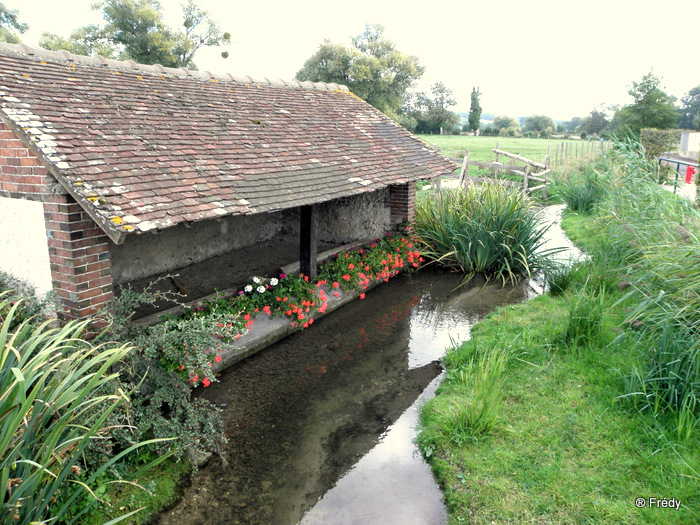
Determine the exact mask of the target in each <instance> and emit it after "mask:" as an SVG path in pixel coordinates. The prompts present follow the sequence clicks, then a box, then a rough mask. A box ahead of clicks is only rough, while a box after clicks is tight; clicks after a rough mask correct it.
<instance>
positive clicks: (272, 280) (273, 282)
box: [270, 277, 279, 286]
mask: <svg viewBox="0 0 700 525" xmlns="http://www.w3.org/2000/svg"><path fill="white" fill-rule="evenodd" d="M277 283H279V281H278V280H277V278H276V277H273V278H272V279H270V284H271V285H272V286H277Z"/></svg>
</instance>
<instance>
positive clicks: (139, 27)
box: [39, 0, 231, 69]
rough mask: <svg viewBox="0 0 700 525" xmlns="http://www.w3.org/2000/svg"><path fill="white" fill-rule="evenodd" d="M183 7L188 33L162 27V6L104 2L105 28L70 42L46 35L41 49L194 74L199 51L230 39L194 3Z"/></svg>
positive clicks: (84, 30) (130, 0)
mask: <svg viewBox="0 0 700 525" xmlns="http://www.w3.org/2000/svg"><path fill="white" fill-rule="evenodd" d="M182 7H183V28H184V31H176V30H172V29H170V28H168V27H166V26H165V24H164V23H163V14H162V12H161V6H160V2H159V1H158V0H105V1H103V2H101V3H99V4H96V5H95V6H94V8H96V9H102V12H103V16H104V19H105V22H106V24H105V26H104V27H99V26H95V25H90V26H84V27H81V28H78V29H76V30H75V31H73V33H72V34H71V36H70V38H68V39H66V38H63V37H60V36H58V35H54V34H51V33H44V34H43V35H42V38H41V40H40V42H39V45H40V46H41V47H44V48H46V49H54V50H56V49H67V50H68V51H71V52H75V53H80V54H93V53H99V54H101V55H103V56H108V57H116V58H119V59H121V60H126V59H131V60H134V61H135V62H139V63H141V64H161V65H163V66H166V67H188V68H191V69H196V66H195V64H194V62H193V57H194V54H195V53H196V52H197V50H199V49H200V48H201V47H203V46H221V45H225V44H227V43H228V42H230V39H231V35H229V34H228V33H223V32H222V31H221V30H220V28H219V26H218V25H217V24H216V22H214V20H213V19H212V18H211V17H210V16H209V14H208V13H207V12H206V11H204V10H202V9H201V8H199V7H198V6H197V5H196V4H195V3H194V2H193V0H188V3H187V4H185V5H183V6H182ZM222 56H224V58H226V57H227V56H228V53H226V52H223V53H222Z"/></svg>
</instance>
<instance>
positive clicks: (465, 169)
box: [459, 148, 469, 187]
mask: <svg viewBox="0 0 700 525" xmlns="http://www.w3.org/2000/svg"><path fill="white" fill-rule="evenodd" d="M467 178H469V149H468V148H467V149H465V150H464V160H463V161H462V169H461V170H460V172H459V186H460V187H463V186H464V185H465V182H466V180H467Z"/></svg>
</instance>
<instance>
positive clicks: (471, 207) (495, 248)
mask: <svg viewBox="0 0 700 525" xmlns="http://www.w3.org/2000/svg"><path fill="white" fill-rule="evenodd" d="M546 230H547V226H545V225H543V224H542V223H541V222H540V221H539V219H538V213H537V209H536V208H535V206H534V204H533V203H532V202H531V200H530V199H529V198H528V197H527V196H525V195H524V194H523V193H522V192H520V191H518V190H514V189H512V188H509V187H507V186H505V185H504V184H500V183H495V182H490V183H487V184H483V185H481V186H476V185H470V186H468V187H467V188H463V189H456V190H446V191H443V192H441V193H440V194H438V195H435V196H432V197H431V198H429V199H426V201H424V202H422V203H421V204H420V205H419V206H418V207H417V209H416V218H415V233H416V236H417V238H418V240H419V241H420V242H421V243H422V245H423V250H422V251H423V253H424V254H425V255H427V256H428V257H429V258H431V259H433V260H435V261H437V263H438V264H441V265H443V266H447V267H451V268H456V269H459V270H461V271H462V272H464V273H465V274H466V276H467V277H471V276H473V275H474V274H477V273H481V274H483V275H485V276H486V277H487V278H488V279H499V280H501V281H503V283H504V284H505V283H506V282H516V281H517V280H518V279H520V278H521V277H522V276H529V275H531V274H532V273H534V272H536V271H537V270H539V269H540V268H541V267H542V265H543V263H544V261H545V259H546V256H547V255H548V252H546V251H543V250H542V246H543V244H544V241H543V235H544V233H545V232H546Z"/></svg>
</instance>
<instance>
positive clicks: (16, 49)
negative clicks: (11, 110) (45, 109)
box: [0, 42, 349, 92]
mask: <svg viewBox="0 0 700 525" xmlns="http://www.w3.org/2000/svg"><path fill="white" fill-rule="evenodd" d="M0 53H6V54H13V55H18V54H20V55H28V56H31V57H35V58H39V59H42V60H46V61H54V62H55V61H60V62H72V63H74V64H84V65H87V66H102V67H105V66H108V67H112V68H115V69H123V70H129V71H140V72H145V73H152V74H155V75H163V74H170V75H174V76H177V77H196V78H201V79H203V80H215V81H216V80H224V81H228V82H239V83H255V84H266V85H270V86H275V87H285V86H286V87H293V88H301V89H312V90H317V91H345V92H348V91H349V89H348V87H347V86H344V85H341V84H335V83H326V82H309V81H305V82H300V81H298V80H291V81H288V80H283V79H275V80H271V79H269V78H267V77H265V78H253V77H251V76H249V75H246V76H243V77H241V76H237V75H232V74H230V73H212V72H210V71H195V70H191V69H187V68H185V67H180V68H172V67H165V66H162V65H160V64H152V65H149V64H140V63H138V62H134V61H133V60H114V59H110V58H105V57H103V56H101V55H94V56H86V55H76V54H74V53H70V52H69V51H66V50H60V51H52V50H49V49H43V48H37V47H32V46H30V45H28V44H25V43H23V42H22V43H19V44H9V43H6V42H0Z"/></svg>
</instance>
